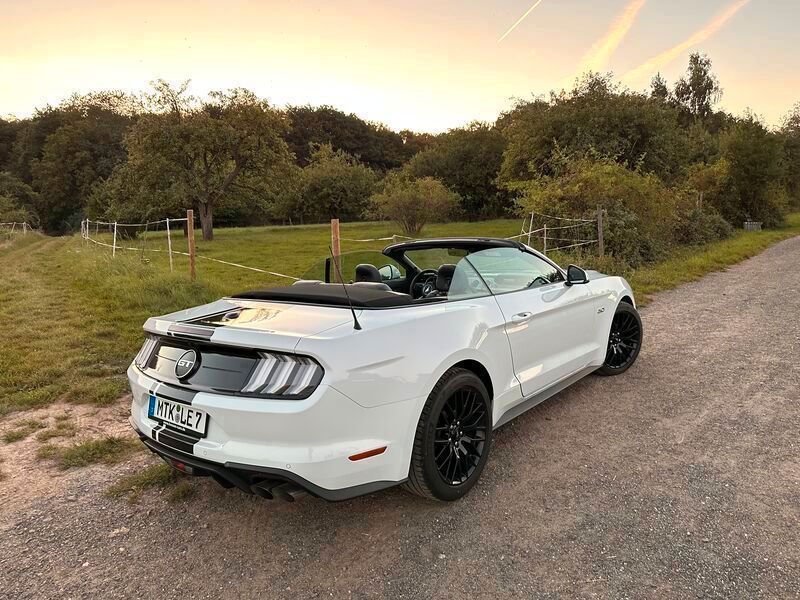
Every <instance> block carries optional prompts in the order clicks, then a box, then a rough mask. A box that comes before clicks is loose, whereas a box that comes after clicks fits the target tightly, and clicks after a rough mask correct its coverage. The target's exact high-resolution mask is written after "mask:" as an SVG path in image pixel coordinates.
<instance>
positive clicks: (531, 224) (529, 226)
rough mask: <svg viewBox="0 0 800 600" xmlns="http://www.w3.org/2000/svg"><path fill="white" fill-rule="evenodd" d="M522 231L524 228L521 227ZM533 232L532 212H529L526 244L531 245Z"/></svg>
mask: <svg viewBox="0 0 800 600" xmlns="http://www.w3.org/2000/svg"><path fill="white" fill-rule="evenodd" d="M523 231H524V229H523ZM532 232H533V213H531V222H530V223H528V246H530V245H531V233H532Z"/></svg>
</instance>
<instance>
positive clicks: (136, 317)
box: [0, 214, 800, 415]
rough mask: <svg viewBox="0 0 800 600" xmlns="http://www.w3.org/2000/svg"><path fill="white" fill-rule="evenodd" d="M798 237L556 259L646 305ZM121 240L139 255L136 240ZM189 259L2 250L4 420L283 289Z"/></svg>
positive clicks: (47, 244) (261, 231)
mask: <svg viewBox="0 0 800 600" xmlns="http://www.w3.org/2000/svg"><path fill="white" fill-rule="evenodd" d="M519 227H520V221H519V220H496V221H486V222H480V223H451V224H447V225H431V226H429V227H427V228H426V230H425V232H424V235H425V236H426V237H432V236H445V235H483V236H497V237H506V236H511V235H515V234H517V233H519ZM393 233H396V232H395V231H393V228H392V226H391V225H390V224H388V223H358V224H349V225H347V224H346V225H343V227H342V237H343V238H345V241H343V244H342V250H343V252H347V251H352V250H357V249H365V250H367V249H368V250H379V249H380V248H382V247H383V246H384V245H385V242H372V243H359V242H350V241H346V240H347V238H354V239H363V238H373V237H385V236H390V235H392V234H393ZM793 235H800V214H795V215H792V216H791V217H790V218H789V220H788V225H787V227H785V228H783V229H779V230H773V231H764V232H760V233H754V232H748V233H745V232H743V231H739V232H737V233H736V235H734V236H733V237H732V238H730V239H728V240H725V241H723V242H719V243H715V244H710V245H708V246H704V247H699V248H689V249H681V250H679V251H677V252H675V253H674V254H673V255H672V256H671V257H669V258H668V260H666V261H664V262H662V263H659V264H656V265H652V266H649V267H647V268H643V269H639V270H636V271H629V270H623V272H621V273H620V272H619V271H620V269H619V267H618V266H617V265H616V264H615V262H614V261H613V259H608V258H607V259H605V260H603V261H600V260H599V259H596V258H593V257H591V256H578V257H565V256H555V257H554V258H556V260H558V261H559V262H566V261H568V260H575V261H576V262H578V263H579V264H582V265H584V266H589V267H598V268H600V270H604V271H606V272H610V273H616V274H622V275H624V276H625V277H627V278H628V279H629V281H630V282H631V284H632V285H633V287H634V290H635V291H636V293H637V294H638V299H639V301H640V303H645V302H646V301H647V298H648V296H649V295H650V294H653V293H655V292H657V291H660V290H663V289H668V288H672V287H675V286H676V285H679V284H680V283H683V282H685V281H690V280H693V279H697V278H699V277H702V276H703V275H704V274H706V273H708V272H710V271H713V270H719V269H721V268H724V267H725V266H727V265H730V264H733V263H736V262H739V261H741V260H743V259H745V258H747V257H749V256H753V255H755V254H757V253H758V252H760V251H761V250H763V249H764V248H766V247H768V246H770V245H771V244H774V243H775V242H777V241H779V240H781V239H785V238H787V237H791V236H793ZM102 236H103V234H102V233H100V237H101V238H102ZM173 237H174V241H175V246H174V247H175V249H177V250H185V249H186V242H185V240H184V239H183V238H182V237H181V236H180V235H178V236H173ZM329 239H330V238H329V227H327V226H324V225H320V226H301V227H260V228H241V229H220V230H218V231H217V232H216V239H215V240H214V241H213V242H210V243H205V242H202V241H198V254H200V255H205V256H209V257H213V258H219V259H222V260H227V261H231V262H237V263H241V264H245V265H250V266H254V267H258V268H262V269H268V270H273V271H277V272H281V273H285V274H288V275H293V276H300V275H302V273H303V272H304V271H306V270H307V269H308V268H309V267H311V266H312V264H314V263H315V261H316V260H317V259H319V258H320V257H323V256H324V255H325V254H326V253H327V251H328V244H329ZM125 243H126V245H131V246H136V245H137V244H141V240H129V241H126V242H125ZM147 248H150V249H156V248H161V249H165V248H166V238H165V237H164V235H163V233H156V234H150V235H149V236H148V239H147ZM143 257H144V258H145V259H146V260H145V261H143V260H142V258H143ZM187 261H188V259H186V258H185V257H183V256H177V257H176V258H175V272H174V273H172V274H171V273H170V272H169V267H168V261H167V256H166V254H165V253H158V252H149V251H148V252H139V251H119V252H118V253H117V257H116V258H115V259H114V260H112V259H111V252H110V249H108V248H104V247H101V246H96V245H92V244H86V243H84V242H83V241H82V240H81V239H80V238H78V237H77V236H76V237H62V238H49V237H42V236H39V235H36V234H29V235H27V236H21V235H17V236H15V237H14V238H13V239H9V240H6V241H0V318H1V319H2V321H3V343H2V344H0V415H1V414H7V413H10V412H13V411H18V410H23V409H27V408H32V407H37V406H43V405H47V404H50V403H52V402H55V401H56V400H59V399H64V400H67V401H72V402H88V403H94V404H106V403H110V402H112V401H113V400H114V399H116V398H118V397H119V395H120V394H122V393H124V391H125V389H126V381H125V377H124V372H125V369H126V367H127V365H128V364H129V362H130V360H131V358H132V357H133V356H134V355H135V354H136V351H137V350H138V348H139V346H140V344H141V337H142V336H141V326H142V323H143V322H144V321H145V319H146V318H147V317H148V316H151V315H156V314H163V313H167V312H171V311H174V310H179V309H182V308H186V307H188V306H192V305H196V304H199V303H202V302H206V301H210V300H213V299H215V298H217V297H219V296H221V295H224V294H228V293H233V292H236V291H241V290H244V289H248V288H254V287H259V286H264V285H268V284H277V283H285V282H286V280H280V279H278V278H274V277H271V276H265V275H263V274H260V273H256V272H253V271H247V270H242V269H236V268H233V267H229V266H226V265H222V264H218V263H214V262H210V261H204V260H199V261H198V279H197V281H196V282H191V281H189V279H188V277H187V271H188V262H187Z"/></svg>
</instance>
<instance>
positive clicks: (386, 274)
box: [378, 265, 402, 281]
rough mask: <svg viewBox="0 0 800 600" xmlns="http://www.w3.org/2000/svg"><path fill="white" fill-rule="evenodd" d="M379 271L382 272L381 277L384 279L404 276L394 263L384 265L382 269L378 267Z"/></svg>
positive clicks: (388, 279)
mask: <svg viewBox="0 0 800 600" xmlns="http://www.w3.org/2000/svg"><path fill="white" fill-rule="evenodd" d="M378 272H379V273H380V274H381V279H382V280H383V281H392V280H394V279H400V278H401V277H402V274H401V273H400V269H398V268H397V267H395V266H394V265H383V266H382V267H381V268H380V269H378Z"/></svg>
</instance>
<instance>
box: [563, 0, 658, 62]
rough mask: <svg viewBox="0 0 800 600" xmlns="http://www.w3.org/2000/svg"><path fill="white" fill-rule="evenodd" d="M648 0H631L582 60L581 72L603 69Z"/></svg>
mask: <svg viewBox="0 0 800 600" xmlns="http://www.w3.org/2000/svg"><path fill="white" fill-rule="evenodd" d="M646 1H647V0H631V1H630V2H628V5H627V6H626V7H625V9H624V10H623V11H622V12H621V13H620V14H619V16H618V17H617V18H616V19H615V20H614V22H613V23H612V24H611V27H610V28H609V30H608V31H607V32H606V34H605V35H604V36H603V37H602V38H601V39H599V40H597V42H596V43H595V44H594V46H592V48H591V49H590V50H589V52H587V53H586V55H585V56H584V57H583V59H582V60H581V66H580V68H579V71H578V72H579V73H584V72H586V71H599V70H600V69H602V68H603V67H604V66H605V65H606V63H607V62H608V59H609V58H611V55H612V54H613V53H614V50H616V49H617V47H618V46H619V45H620V44H621V43H622V40H624V39H625V36H626V35H628V31H630V29H631V27H633V24H634V22H635V21H636V17H637V16H639V11H640V10H642V8H643V7H644V5H645V2H646Z"/></svg>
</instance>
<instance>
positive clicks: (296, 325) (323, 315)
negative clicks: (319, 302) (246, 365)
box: [144, 298, 353, 352]
mask: <svg viewBox="0 0 800 600" xmlns="http://www.w3.org/2000/svg"><path fill="white" fill-rule="evenodd" d="M352 322H353V317H352V315H351V314H350V310H349V308H343V307H329V306H314V305H306V304H284V303H279V302H265V301H252V300H237V299H231V298H226V299H224V300H218V301H217V302H212V303H211V304H206V305H204V306H198V307H196V308H191V309H189V310H185V311H180V312H177V313H172V314H169V315H165V316H163V317H158V318H154V319H148V320H147V322H146V323H145V326H144V328H145V330H146V331H149V332H151V333H155V334H160V335H179V336H180V335H184V336H188V337H195V338H202V339H205V340H207V341H209V342H211V343H218V344H225V345H231V346H244V347H247V348H258V349H264V350H283V351H288V352H292V351H294V349H295V347H296V346H297V344H298V342H299V341H300V340H301V339H303V338H304V337H308V336H312V335H316V334H319V333H322V332H323V331H327V330H329V329H332V328H333V327H338V326H340V325H344V324H347V323H351V324H352Z"/></svg>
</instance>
